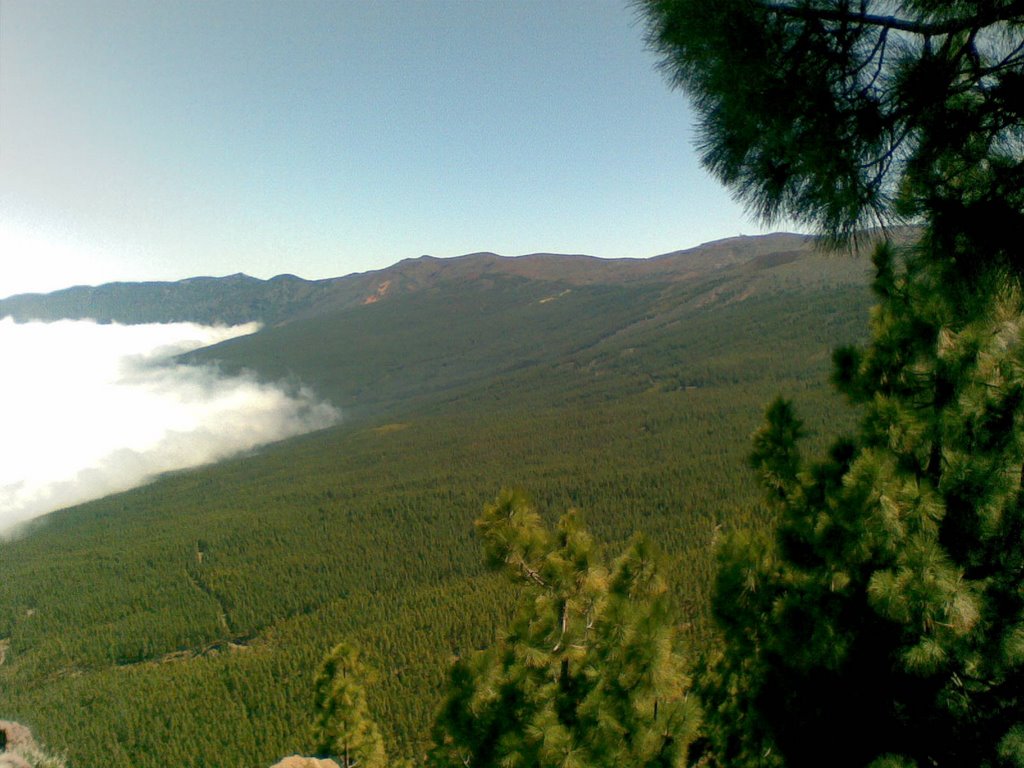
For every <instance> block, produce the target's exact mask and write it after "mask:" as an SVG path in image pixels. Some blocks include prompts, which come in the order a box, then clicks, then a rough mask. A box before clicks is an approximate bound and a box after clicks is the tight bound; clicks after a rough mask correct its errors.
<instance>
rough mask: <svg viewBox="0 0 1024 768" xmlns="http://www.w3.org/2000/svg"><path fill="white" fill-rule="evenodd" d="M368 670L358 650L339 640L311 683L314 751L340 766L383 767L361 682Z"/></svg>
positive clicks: (376, 731) (381, 750)
mask: <svg viewBox="0 0 1024 768" xmlns="http://www.w3.org/2000/svg"><path fill="white" fill-rule="evenodd" d="M369 677H370V675H369V671H368V669H367V668H366V666H365V665H364V664H363V663H362V660H361V659H360V658H359V651H358V650H357V649H356V648H355V647H353V646H351V645H349V644H347V643H340V644H339V645H337V646H335V647H334V648H333V649H332V650H331V651H330V653H328V654H327V655H326V656H325V657H324V660H323V663H322V664H321V666H320V669H319V671H318V672H317V675H316V679H315V681H314V684H313V689H314V711H315V715H314V719H313V741H314V743H315V745H316V746H315V750H316V754H318V755H320V756H321V757H333V758H335V759H336V760H337V761H338V762H339V763H340V765H341V768H384V766H385V765H387V756H386V754H385V752H384V740H383V739H382V738H381V734H380V730H379V729H378V728H377V724H376V723H375V722H374V721H373V719H372V718H371V717H370V714H369V709H368V707H367V704H366V692H365V690H364V687H363V686H364V685H365V684H366V683H367V682H368V681H369Z"/></svg>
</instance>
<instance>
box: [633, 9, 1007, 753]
mask: <svg viewBox="0 0 1024 768" xmlns="http://www.w3.org/2000/svg"><path fill="white" fill-rule="evenodd" d="M644 6H645V10H646V12H647V13H648V18H649V20H650V24H651V27H650V30H651V40H652V43H653V44H654V45H655V47H657V48H658V49H659V50H660V51H661V52H662V53H663V54H664V56H665V59H664V62H663V64H664V66H665V68H666V70H667V71H668V72H669V74H670V76H671V77H672V78H673V79H674V81H675V82H676V83H677V84H679V85H681V86H683V87H685V88H686V89H687V90H688V91H689V92H690V93H691V94H692V95H693V97H694V102H695V105H696V107H697V110H698V112H699V113H700V119H701V122H702V139H701V149H702V153H703V157H704V160H705V163H706V164H707V166H708V167H709V168H710V169H711V170H712V171H713V172H714V173H716V174H717V175H718V176H719V177H720V178H721V179H722V180H723V181H725V182H726V183H727V184H729V185H731V186H732V187H733V189H734V190H735V192H736V194H737V196H739V197H740V198H741V199H743V200H745V201H746V202H747V203H748V204H749V205H750V206H751V207H752V208H753V209H754V210H755V211H756V212H758V213H759V214H761V215H762V216H763V217H764V218H765V219H767V220H772V219H773V218H777V217H781V216H786V217H792V218H795V219H797V220H799V221H803V222H805V223H809V224H813V225H815V226H817V227H819V228H820V229H821V231H822V232H823V233H824V234H825V235H827V236H828V237H829V238H830V239H831V240H832V241H833V242H836V243H838V242H843V241H846V240H848V239H849V237H850V236H851V235H852V234H853V233H855V232H856V231H857V229H858V228H859V227H861V226H862V225H864V224H865V223H867V222H869V221H875V222H877V223H881V224H883V225H886V226H887V225H889V224H891V223H893V222H898V221H910V222H913V223H915V224H917V225H918V229H917V230H916V235H915V237H914V238H913V239H911V240H910V241H909V242H905V243H903V244H897V243H896V242H894V241H893V239H892V238H888V237H887V235H886V233H885V232H883V234H882V237H881V239H882V242H881V244H880V245H878V247H877V248H876V250H875V255H874V262H875V268H876V277H875V281H874V290H875V293H876V295H877V298H878V306H877V307H876V308H875V310H874V312H873V315H872V319H871V337H870V341H869V343H868V344H867V345H866V346H864V347H863V348H859V349H858V348H846V349H841V350H838V351H837V352H836V354H835V373H834V377H833V378H834V382H835V384H836V386H837V387H838V388H839V389H840V391H841V392H843V393H844V394H845V395H846V396H847V397H849V398H850V399H851V401H852V402H854V403H856V404H858V406H859V407H860V409H861V413H862V417H861V421H860V426H859V428H858V431H857V433H856V434H855V435H853V436H852V437H849V438H843V439H840V440H838V441H836V443H835V444H834V445H833V446H832V448H831V449H830V451H829V453H828V455H827V456H826V457H824V458H823V459H822V460H819V461H815V462H812V461H807V460H806V459H805V458H804V457H803V456H802V455H801V453H800V449H799V438H800V436H801V434H802V432H803V429H802V425H801V423H800V421H799V418H798V417H797V415H796V414H795V412H794V410H793V408H792V406H791V405H790V404H789V403H787V402H785V401H783V400H779V401H776V403H774V404H773V405H772V406H771V407H770V408H769V410H768V413H767V418H766V423H765V426H764V427H763V428H762V430H761V431H760V432H759V433H758V434H757V435H755V440H754V451H753V454H752V457H751V463H752V465H753V466H754V468H755V470H756V471H757V472H758V475H759V477H760V479H761V482H762V485H763V487H764V489H765V504H766V505H767V506H768V507H770V508H771V509H772V510H773V511H774V514H775V519H776V520H777V527H776V530H775V531H774V533H773V534H772V535H771V536H768V537H764V538H759V537H756V536H752V535H750V534H740V535H737V536H735V537H733V538H732V539H730V540H729V541H728V542H726V544H725V545H724V546H723V548H722V550H721V552H720V567H719V573H718V577H717V583H716V589H715V597H714V606H713V608H714V613H715V617H716V620H717V622H718V625H719V627H720V629H721V632H722V636H723V640H724V646H723V649H722V652H721V653H720V655H718V657H717V658H715V659H714V660H712V662H711V663H710V664H709V665H708V667H707V671H706V672H705V673H704V674H703V675H702V682H701V689H702V692H703V697H704V700H705V707H706V735H707V739H708V741H709V743H710V745H711V756H713V758H714V759H715V760H717V762H718V763H719V764H721V765H728V766H755V765H756V766H765V767H770V766H780V767H781V766H789V767H790V768H798V767H802V766H812V765H814V766H817V765H821V764H828V765H835V766H850V767H851V768H853V767H854V766H858V767H861V766H875V767H876V768H882V766H889V767H891V768H897V767H901V768H909V766H919V768H924V766H960V765H972V766H992V767H996V766H999V767H1000V768H1001V767H1003V766H1006V767H1008V766H1024V488H1022V480H1024V469H1022V468H1024V299H1022V288H1021V275H1022V272H1024V259H1021V256H1020V248H1019V245H1018V243H1017V237H1018V234H1017V233H1019V232H1020V231H1024V228H1022V226H1021V225H1022V224H1024V184H1022V183H1021V182H1022V181H1024V125H1022V113H1024V70H1022V65H1024V34H1022V33H1024V4H1021V3H1020V2H1018V1H1016V0H1004V1H1002V2H1000V1H999V0H996V1H994V2H988V1H981V0H979V1H978V2H942V3H936V2H924V1H923V0H908V1H907V2H901V3H887V2H873V1H871V0H861V2H858V3H853V2H849V1H848V0H846V1H843V0H831V1H828V0H822V1H821V2H811V1H810V0H807V1H800V2H797V1H793V2H767V1H764V2H762V1H759V0H726V2H722V3H715V4H708V3H704V2H696V0H649V2H646V3H645V4H644ZM899 14H903V15H899Z"/></svg>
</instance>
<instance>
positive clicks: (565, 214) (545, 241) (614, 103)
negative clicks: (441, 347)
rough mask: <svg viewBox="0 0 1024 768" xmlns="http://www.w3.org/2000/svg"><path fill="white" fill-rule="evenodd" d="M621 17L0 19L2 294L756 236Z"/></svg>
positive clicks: (541, 12) (582, 9)
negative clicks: (704, 160)
mask: <svg viewBox="0 0 1024 768" xmlns="http://www.w3.org/2000/svg"><path fill="white" fill-rule="evenodd" d="M655 64H656V59H655V56H654V55H653V54H652V53H651V52H649V51H647V50H646V49H645V47H644V43H643V27H642V24H640V23H638V21H637V19H636V14H635V10H634V9H633V8H632V7H631V6H630V5H628V3H625V2H621V1H620V0H544V1H543V2H542V1H541V0H507V1H504V2H499V1H498V0H478V1H473V0H451V1H445V0H421V1H420V2H412V1H411V0H390V1H389V0H384V1H382V2H355V1H354V0H352V1H348V0H331V1H328V2H318V1H316V0H280V1H272V0H248V1H246V2H237V1H235V0H200V1H198V2H193V1H191V0H171V1H168V0H0V249H2V254H0V296H6V295H9V294H13V293H18V292H22V291H29V290H52V289H55V288H59V287H63V286H66V285H71V284H77V283H93V284H95V283H100V282H106V281H110V280H154V279H159V280H166V279H179V278H183V277H188V276H192V275H200V274H204V275H223V274H229V273H232V272H240V271H241V272H246V273H248V274H251V275H255V276H257V277H270V276H273V275H275V274H279V273H282V272H290V273H295V274H298V275H300V276H302V277H306V278H318V277H330V276H337V275H343V274H348V273H350V272H358V271H365V270H368V269H376V268H380V267H384V266H387V265H389V264H392V263H394V262H396V261H398V260H400V259H403V258H407V257H410V256H419V255H421V254H431V255H434V256H454V255H458V254H462V253H467V252H472V251H480V250H491V251H496V252H499V253H503V254H508V255H514V254H522V253H530V252H536V251H553V252H571V253H588V254H592V255H595V256H602V257H617V256H631V257H646V256H653V255H655V254H658V253H663V252H666V251H670V250H675V249H678V248H683V247H689V246H693V245H697V244H699V243H701V242H705V241H708V240H712V239H718V238H722V237H731V236H734V235H737V234H739V233H741V232H742V233H745V234H754V233H757V232H759V231H762V230H761V229H760V228H759V227H758V225H757V224H756V222H754V221H753V220H752V219H750V218H749V217H747V216H746V215H745V214H744V212H743V210H742V209H741V208H740V207H738V206H737V205H736V204H734V203H733V202H732V201H731V200H730V197H729V194H728V192H727V191H726V190H725V189H723V188H722V187H721V186H720V185H719V184H718V183H717V182H715V181H714V180H713V179H711V178H710V177H709V176H708V175H707V174H706V173H705V172H704V171H703V170H702V169H701V168H700V167H699V165H698V162H697V159H696V156H695V153H694V151H693V146H692V145H693V136H694V132H693V117H692V114H691V112H690V110H689V107H688V104H687V101H686V98H685V96H684V95H683V94H682V93H680V92H673V91H670V90H669V88H668V86H667V85H666V83H665V81H664V79H663V78H662V76H661V75H660V74H659V73H658V72H657V71H656V70H655Z"/></svg>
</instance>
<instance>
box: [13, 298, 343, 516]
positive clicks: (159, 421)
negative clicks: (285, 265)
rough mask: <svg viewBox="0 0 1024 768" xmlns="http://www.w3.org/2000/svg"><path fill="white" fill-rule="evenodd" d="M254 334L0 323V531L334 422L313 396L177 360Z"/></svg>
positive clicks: (241, 329) (247, 329)
mask: <svg viewBox="0 0 1024 768" xmlns="http://www.w3.org/2000/svg"><path fill="white" fill-rule="evenodd" d="M256 330H258V326H256V325H255V324H249V325H244V326H235V327H231V328H224V327H208V326H201V325H196V324H192V323H172V324H159V325H157V324H153V325H117V324H104V325H100V324H96V323H93V322H90V321H60V322H56V323H24V324H17V323H14V322H13V321H12V320H11V319H10V318H4V319H0V354H2V369H3V371H4V373H3V376H0V433H2V435H3V439H2V440H0V531H3V530H5V529H9V528H10V527H11V526H13V525H15V524H16V523H19V522H23V521H25V520H28V519H30V518H33V517H37V516H39V515H42V514H45V513H47V512H51V511H53V510H55V509H59V508H61V507H66V506H70V505H72V504H76V503H79V502H82V501H87V500H90V499H95V498H99V497H101V496H105V495H107V494H110V493H116V492H118V491H123V490H127V489H129V488H133V487H135V486H138V485H141V484H143V483H145V482H147V481H149V480H151V479H153V478H154V477H155V476H156V475H158V474H160V473H162V472H168V471H171V470H176V469H185V468H188V467H194V466H199V465H201V464H207V463H210V462H213V461H217V460H219V459H223V458H226V457H228V456H231V455H233V454H236V453H239V452H242V451H246V450H249V449H252V448H254V447H256V446H259V445H263V444H266V443H269V442H273V441H275V440H281V439H283V438H286V437H291V436H293V435H297V434H302V433H304V432H310V431H312V430H315V429H321V428H323V427H327V426H330V425H332V424H334V423H336V422H337V421H338V419H339V414H338V412H337V410H335V409H334V408H333V407H332V406H330V405H329V404H327V403H324V402H320V401H318V400H316V399H315V398H314V397H313V396H312V394H311V393H310V392H308V391H305V390H298V391H292V392H288V391H284V390H283V389H281V388H280V387H276V386H271V385H268V384H265V383H260V382H258V381H257V380H256V379H255V378H254V377H252V376H246V375H242V376H225V375H223V374H221V373H220V372H218V371H217V370H215V369H213V368H211V367H200V366H190V365H182V364H181V363H178V362H176V361H175V360H174V359H173V358H174V356H175V355H178V354H181V353H183V352H187V351H190V350H193V349H197V348H199V347H203V346H208V345H210V344H215V343H217V342H219V341H224V340H226V339H229V338H233V337H235V336H241V335H245V334H248V333H253V332H255V331H256Z"/></svg>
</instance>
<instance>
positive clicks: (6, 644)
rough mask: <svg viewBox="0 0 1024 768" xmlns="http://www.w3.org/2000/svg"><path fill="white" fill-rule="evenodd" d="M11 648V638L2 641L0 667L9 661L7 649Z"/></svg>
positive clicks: (0, 643)
mask: <svg viewBox="0 0 1024 768" xmlns="http://www.w3.org/2000/svg"><path fill="white" fill-rule="evenodd" d="M10 647H11V638H9V637H5V638H4V639H3V640H0V665H2V664H3V663H4V662H5V661H7V649H8V648H10Z"/></svg>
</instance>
